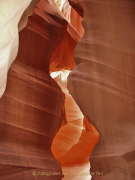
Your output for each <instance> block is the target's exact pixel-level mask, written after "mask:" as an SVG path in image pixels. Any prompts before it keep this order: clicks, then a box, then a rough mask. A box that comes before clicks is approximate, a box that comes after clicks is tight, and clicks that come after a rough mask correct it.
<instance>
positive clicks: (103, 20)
mask: <svg viewBox="0 0 135 180" xmlns="http://www.w3.org/2000/svg"><path fill="white" fill-rule="evenodd" d="M71 2H73V3H74V4H75V3H77V4H78V3H80V5H81V6H82V8H83V10H84V17H83V21H82V24H83V26H84V28H85V34H84V36H83V38H82V39H81V40H80V41H79V43H78V44H77V47H76V50H75V60H76V64H77V65H76V67H75V69H74V70H73V71H72V72H71V73H70V75H69V78H68V89H69V92H70V93H71V95H72V96H73V98H74V99H75V101H76V102H77V104H78V105H79V107H80V109H81V111H82V113H83V114H84V115H85V116H87V117H88V119H89V121H90V122H91V123H92V124H93V125H94V126H95V128H96V129H97V130H98V132H99V134H100V140H99V142H98V143H97V145H96V146H95V148H94V150H93V152H92V154H91V156H90V162H91V172H95V175H93V177H92V179H93V180H114V179H116V180H133V179H134V177H135V171H134V167H135V84H134V81H135V78H134V76H135V62H134V58H135V52H134V49H135V43H134V39H135V31H134V29H135V25H134V18H135V11H134V9H135V2H134V1H132V0H131V1H127V0H117V1H116V0H100V1H98V0H97V1H93V0H88V1H85V0H84V1H81V0H79V1H76V0H71Z"/></svg>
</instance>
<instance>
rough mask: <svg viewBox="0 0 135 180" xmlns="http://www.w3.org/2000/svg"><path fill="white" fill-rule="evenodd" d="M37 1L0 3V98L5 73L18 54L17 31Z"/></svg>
mask: <svg viewBox="0 0 135 180" xmlns="http://www.w3.org/2000/svg"><path fill="white" fill-rule="evenodd" d="M38 1H39V0H33V1H32V2H31V0H28V1H27V0H23V1H22V0H18V1H16V0H12V1H8V0H4V1H1V2H0V34H1V37H0V97H1V96H2V95H3V93H4V91H5V87H6V81H7V72H8V69H9V67H10V65H11V64H12V62H13V61H14V60H15V58H16V56H17V52H18V45H19V39H18V29H19V31H20V30H22V29H23V28H24V27H25V25H26V24H27V21H28V16H30V15H32V13H33V8H34V6H35V5H36V3H37V2H38Z"/></svg>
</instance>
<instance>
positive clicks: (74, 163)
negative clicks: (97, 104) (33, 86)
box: [51, 70, 99, 180]
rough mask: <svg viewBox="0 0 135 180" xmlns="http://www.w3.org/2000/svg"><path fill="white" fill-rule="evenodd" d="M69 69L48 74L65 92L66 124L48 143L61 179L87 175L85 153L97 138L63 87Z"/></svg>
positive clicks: (85, 176) (90, 148) (86, 177)
mask: <svg viewBox="0 0 135 180" xmlns="http://www.w3.org/2000/svg"><path fill="white" fill-rule="evenodd" d="M69 72H70V71H67V70H66V71H65V70H62V71H57V72H54V73H52V74H51V76H52V77H54V80H55V81H56V82H57V83H58V85H59V86H60V87H61V89H62V91H63V93H64V94H65V113H66V124H65V125H63V126H62V127H61V128H60V129H59V131H58V133H57V135H56V136H55V138H54V140H53V143H52V148H51V149H52V153H53V155H54V157H55V158H56V159H58V160H59V162H60V163H61V167H62V171H63V174H64V178H63V180H69V179H70V180H72V179H77V180H80V179H84V180H88V179H90V173H89V169H90V163H89V156H90V153H91V152H92V150H93V148H94V146H95V144H96V143H97V142H98V140H99V134H98V132H97V130H96V129H95V128H94V127H93V126H92V125H91V124H90V122H89V121H88V119H87V118H86V117H84V116H83V114H82V112H81V111H80V109H79V107H78V105H77V104H76V102H75V101H74V99H73V98H72V96H71V95H70V94H69V92H68V90H67V77H68V74H69Z"/></svg>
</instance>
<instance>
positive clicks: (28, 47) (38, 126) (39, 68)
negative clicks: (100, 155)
mask: <svg viewBox="0 0 135 180" xmlns="http://www.w3.org/2000/svg"><path fill="white" fill-rule="evenodd" d="M18 3H19V1H18ZM23 3H24V2H23ZM35 3H37V1H32V2H31V4H30V5H29V4H28V5H29V6H26V7H25V8H24V9H23V10H22V14H23V15H22V14H21V15H22V17H21V16H19V17H18V19H17V20H18V21H16V24H15V25H14V26H13V27H14V28H16V31H15V33H16V36H17V37H18V29H19V31H21V30H22V29H23V28H24V26H25V25H26V22H27V17H28V16H30V15H32V13H33V8H34V5H35ZM17 5H18V6H17ZM17 5H16V6H15V7H14V8H15V9H17V8H19V7H21V6H20V4H17ZM27 7H28V8H27ZM25 9H26V10H25ZM11 10H12V11H13V10H14V9H13V8H12V7H11ZM17 10H18V9H17ZM13 15H14V16H15V17H16V14H15V12H14V14H13ZM69 15H70V16H71V14H69ZM7 17H8V18H10V17H9V15H7ZM8 18H7V19H8ZM11 20H12V21H15V19H14V18H13V19H12V18H11ZM7 21H8V20H7ZM18 23H19V24H18ZM79 23H80V21H79V22H78V24H79ZM17 25H18V29H17ZM76 25H77V23H76ZM5 28H7V27H6V22H5ZM81 28H82V26H80V30H81ZM8 29H9V32H10V31H11V33H12V27H11V26H10V27H8ZM82 29H83V28H82ZM78 31H79V29H78V30H76V29H74V27H73V26H72V25H71V24H69V22H67V18H66V17H65V16H64V15H63V14H62V12H60V11H59V9H58V8H57V6H56V4H55V3H54V2H53V1H45V0H41V1H40V2H39V3H38V4H37V6H36V7H35V9H34V14H33V15H32V16H31V17H30V18H29V20H28V24H27V26H26V28H25V29H24V30H22V31H21V32H20V34H19V52H18V55H17V58H16V60H15V61H14V59H15V57H16V54H17V50H18V41H17V39H15V41H14V42H13V43H10V46H11V47H12V49H10V48H9V49H7V51H6V52H4V53H5V54H6V53H7V55H8V53H10V54H12V55H14V57H12V56H9V59H7V61H5V57H4V56H3V54H2V53H3V51H2V53H1V55H2V56H1V57H2V60H3V62H6V63H7V64H8V66H9V67H10V65H11V63H12V62H13V61H14V63H13V64H12V66H11V68H10V70H9V73H8V82H7V87H6V91H5V93H4V95H3V96H2V98H1V99H0V159H1V161H0V179H1V180H8V179H18V180H24V179H25V180H33V179H39V180H42V179H55V180H60V179H61V178H62V177H63V176H62V171H61V166H60V163H59V162H58V161H57V160H56V159H55V158H54V156H53V155H52V152H51V144H52V141H53V138H54V136H55V135H56V133H57V131H58V130H59V128H60V126H61V124H62V121H64V120H65V118H66V117H65V111H64V99H65V95H64V94H63V92H62V91H61V89H60V87H59V86H58V85H57V83H56V82H55V81H54V80H53V79H52V78H51V77H50V74H49V71H50V69H51V70H52V71H54V70H56V69H57V68H60V69H61V68H66V69H73V68H74V66H75V61H74V58H73V55H74V54H73V52H74V48H75V46H76V44H77V41H78V40H79V39H80V38H81V35H80V34H79V32H78ZM13 35H14V34H13ZM4 38H5V37H3V39H4ZM11 41H12V40H11ZM3 42H4V43H5V41H4V40H3ZM8 42H10V39H9V40H8ZM14 45H15V46H14ZM5 47H6V45H5ZM13 47H14V48H13ZM6 48H7V47H6ZM61 48H62V50H63V51H61ZM68 51H69V52H68ZM57 54H61V56H60V61H59V59H56V58H55V57H57ZM64 59H65V60H66V61H64ZM68 59H69V61H68ZM8 61H10V63H8ZM1 64H2V63H1ZM51 67H52V68H51ZM7 70H8V69H6V68H4V67H3V66H1V71H0V73H2V77H1V79H0V80H2V81H4V86H5V85H6V73H7ZM3 72H4V73H3ZM4 78H5V80H4ZM1 87H3V84H2V83H1ZM1 92H2V93H3V91H1ZM1 95H2V94H1ZM33 171H34V172H36V173H38V171H40V172H41V171H44V172H54V171H56V172H58V173H59V175H50V176H45V175H33Z"/></svg>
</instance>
